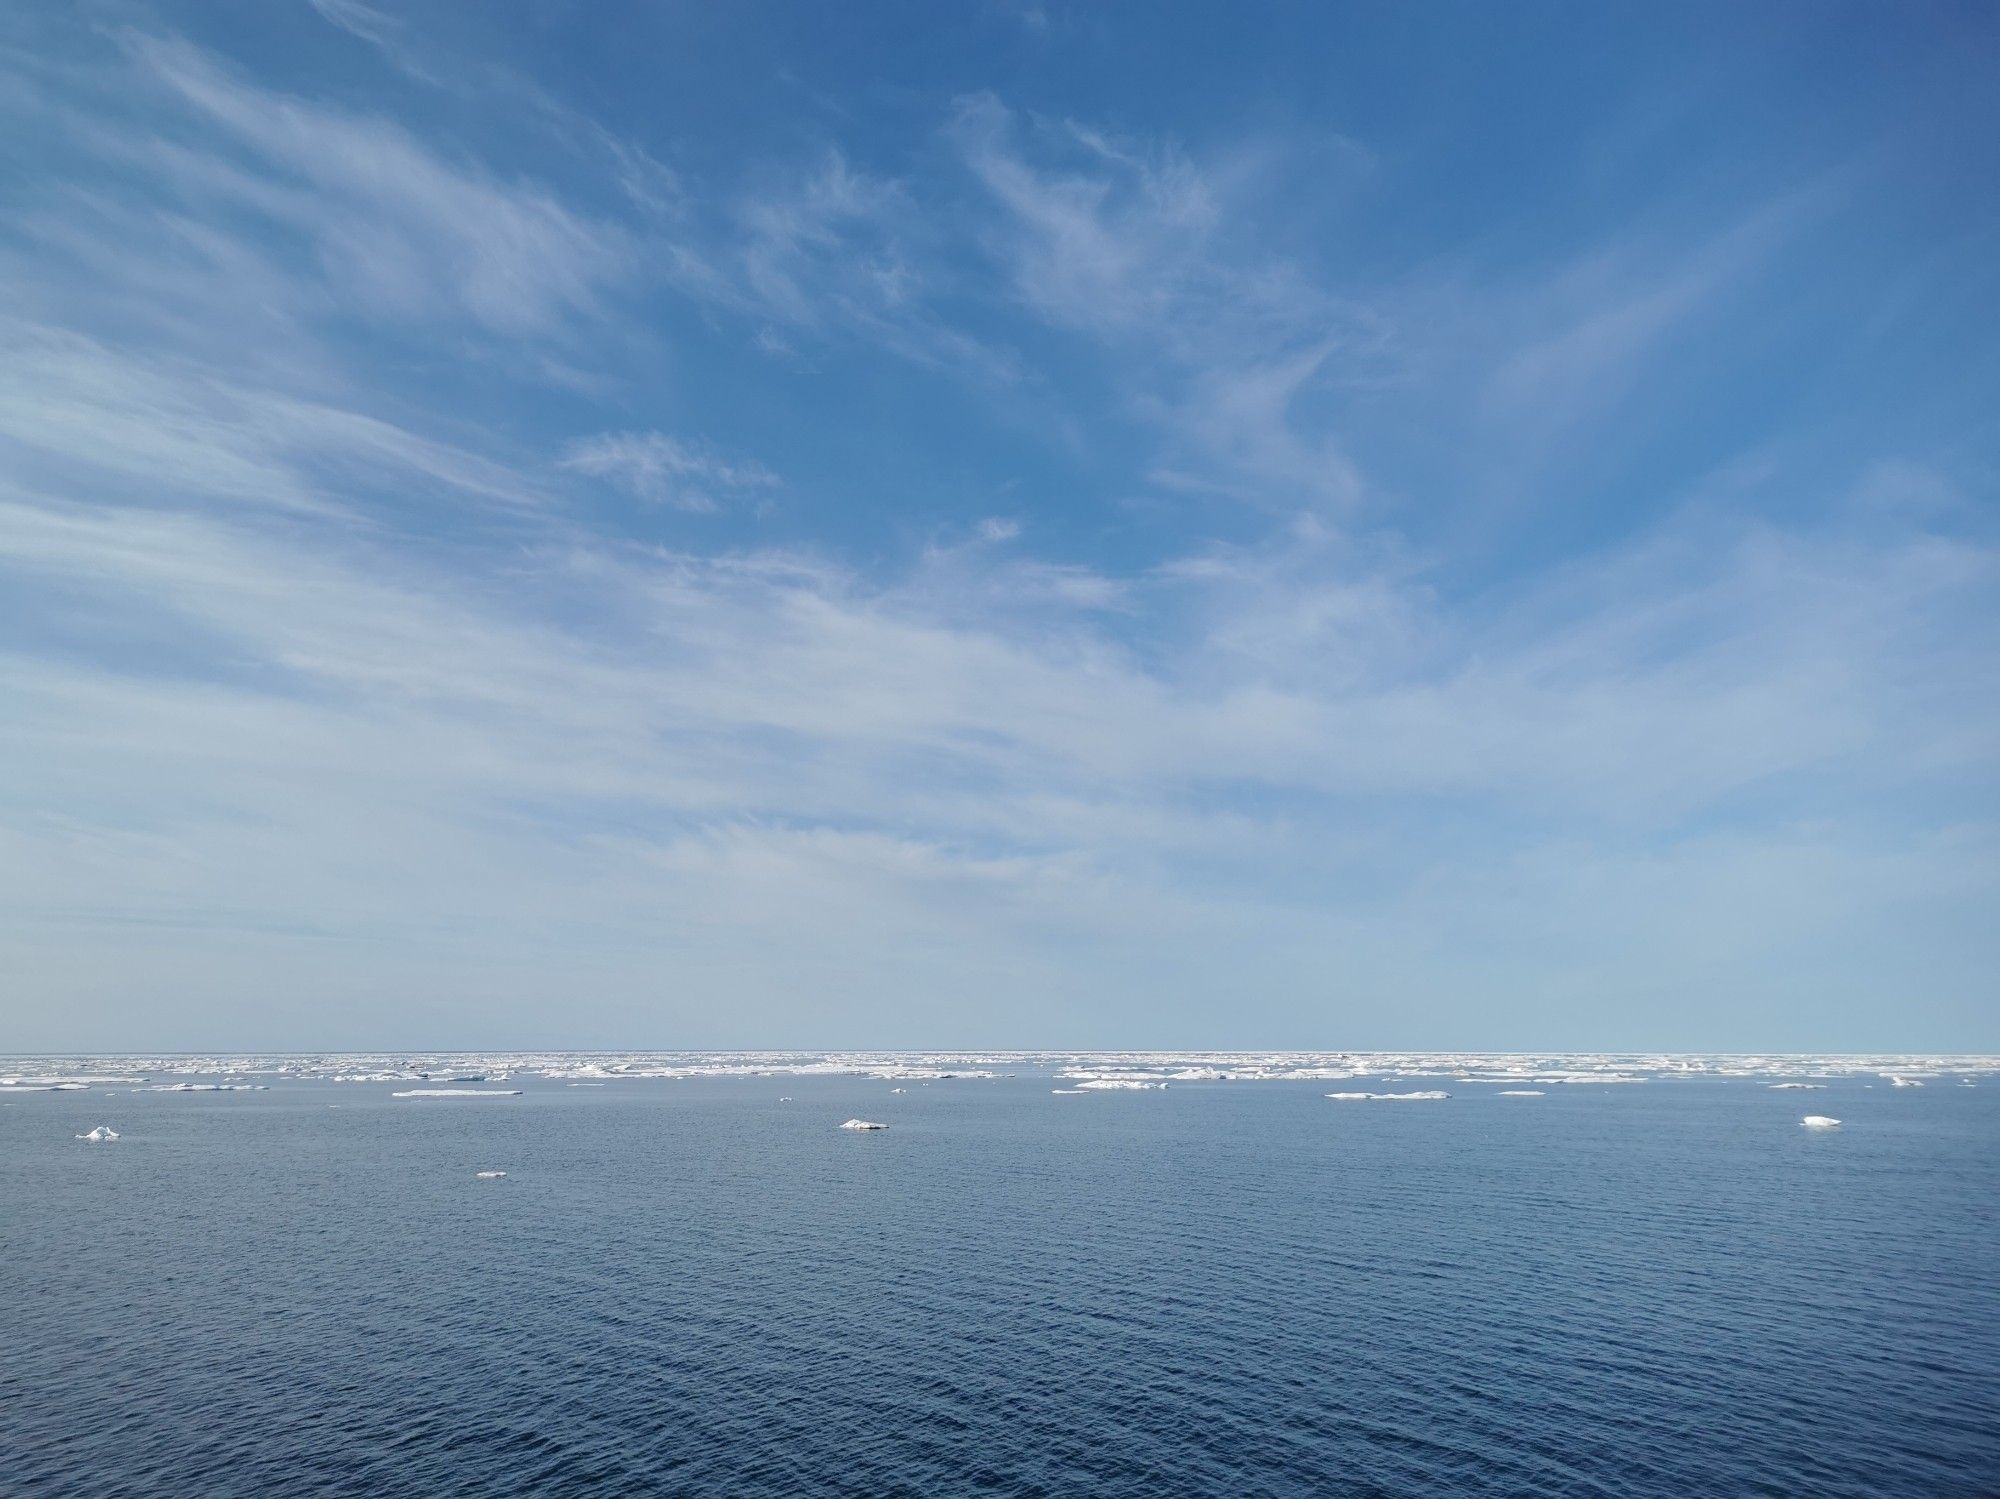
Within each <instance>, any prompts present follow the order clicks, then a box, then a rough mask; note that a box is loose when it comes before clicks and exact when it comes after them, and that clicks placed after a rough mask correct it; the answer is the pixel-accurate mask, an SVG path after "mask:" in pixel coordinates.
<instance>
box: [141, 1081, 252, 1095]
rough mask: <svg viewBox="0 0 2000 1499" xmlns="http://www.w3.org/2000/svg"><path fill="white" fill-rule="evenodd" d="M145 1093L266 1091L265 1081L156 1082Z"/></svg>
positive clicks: (143, 1090) (142, 1090) (144, 1089)
mask: <svg viewBox="0 0 2000 1499" xmlns="http://www.w3.org/2000/svg"><path fill="white" fill-rule="evenodd" d="M137 1091H140V1092H144V1093H266V1092H269V1091H270V1090H269V1088H267V1087H266V1086H265V1085H264V1084H263V1083H154V1084H153V1085H152V1086H151V1087H150V1088H143V1089H139V1090H137Z"/></svg>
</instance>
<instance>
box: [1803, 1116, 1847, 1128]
mask: <svg viewBox="0 0 2000 1499" xmlns="http://www.w3.org/2000/svg"><path fill="white" fill-rule="evenodd" d="M1799 1123H1800V1124H1802V1125H1804V1126H1805V1127H1806V1128H1807V1129H1839V1128H1840V1121H1839V1120H1838V1119H1829V1118H1827V1117H1826V1115H1824V1114H1808V1115H1806V1117H1805V1118H1803V1119H1801V1120H1800V1121H1799Z"/></svg>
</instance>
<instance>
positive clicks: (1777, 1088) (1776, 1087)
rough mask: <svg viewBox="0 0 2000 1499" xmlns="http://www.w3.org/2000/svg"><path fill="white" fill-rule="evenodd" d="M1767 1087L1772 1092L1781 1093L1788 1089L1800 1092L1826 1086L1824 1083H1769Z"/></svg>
mask: <svg viewBox="0 0 2000 1499" xmlns="http://www.w3.org/2000/svg"><path fill="white" fill-rule="evenodd" d="M1767 1086H1769V1087H1770V1088H1771V1089H1772V1091H1773V1092H1777V1093H1783V1092H1786V1091H1787V1090H1789V1089H1794V1088H1796V1089H1800V1090H1803V1089H1807V1088H1824V1087H1825V1086H1826V1084H1825V1083H1770V1084H1768V1085H1767Z"/></svg>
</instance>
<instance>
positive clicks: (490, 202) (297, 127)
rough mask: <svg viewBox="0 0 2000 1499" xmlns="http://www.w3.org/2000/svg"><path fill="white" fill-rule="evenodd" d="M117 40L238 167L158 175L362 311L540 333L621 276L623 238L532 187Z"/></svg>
mask: <svg viewBox="0 0 2000 1499" xmlns="http://www.w3.org/2000/svg"><path fill="white" fill-rule="evenodd" d="M125 41H126V45H127V46H128V48H129V49H130V50H131V53H132V55H133V56H134V57H135V58H136V59H138V60H139V62H141V63H142V64H143V65H144V66H145V68H146V69H147V71H148V72H149V73H150V74H151V75H152V76H153V77H154V78H156V79H157V80H159V82H160V83H162V84H164V85H165V86H166V87H167V88H169V89H170V90H172V92H173V93H174V94H175V95H177V96H178V97H179V98H180V99H182V100H183V101H184V102H185V103H186V104H188V105H190V106H192V108H193V109H194V110H195V111H196V112H197V113H198V115H199V116H200V117H202V118H204V119H206V120H207V121H208V122H209V123H211V124H212V125H213V126H215V127H216V128H217V129H219V130H221V131H222V132H224V133H225V135H226V136H228V137H229V138H230V139H231V140H232V141H233V142H234V144H235V146H236V147H237V149H238V151H239V152H240V155H241V159H242V161H243V162H244V163H245V165H244V166H243V167H242V168H234V167H232V166H230V165H229V164H227V163H225V162H223V161H220V160H217V159H214V158H208V157H201V156H196V155H193V154H190V153H188V152H185V151H177V150H172V149H160V150H159V151H158V152H157V162H158V165H159V168H160V169H161V170H163V171H166V172H169V173H174V174H177V175H179V176H181V177H182V178H183V179H184V180H185V181H186V183H187V185H188V186H189V187H190V188H191V189H194V190H197V191H201V192H204V193H207V194H213V195H218V196H221V197H223V198H225V199H228V200H233V201H235V202H236V203H238V204H239V205H241V206H243V207H246V208H248V209H251V210H252V211H254V212H257V213H259V214H262V215H264V216H266V217H268V218H271V219H273V220H276V221H278V222H280V223H283V224H285V225H287V226H288V227H290V228H291V229H293V230H295V231H297V232H298V233H300V234H302V235H304V236H305V237H306V238H307V240H308V241H309V243H310V244H311V245H312V246H313V249H314V252H315V254H316V256H317V258H318V261H319V264H320V267H321V269H322V270H323V272H324V273H325V275H326V276H327V277H328V278H329V280H330V281H331V282H332V283H333V285H334V286H335V288H336V289H337V290H338V291H339V292H340V294H341V295H342V296H343V297H344V298H345V299H346V300H347V305H348V309H349V310H350V311H351V312H354V313H355V314H357V315H360V316H364V317H368V318H372V319H375V320H379V321H390V320H408V319H412V318H414V319H419V320H424V321H435V320H438V319H440V318H441V317H444V316H446V315H453V316H469V317H471V318H472V319H474V320H475V321H476V322H478V323H480V324H483V325H484V326H486V327H487V328H489V329H491V330H493V331H495V332H498V333H503V334H510V335H521V334H541V333H550V332H555V331H559V330H560V329H561V328H562V327H563V326H564V325H565V323H566V322H567V321H569V320H570V319H573V318H575V317H578V316H591V315H594V314H595V313H597V312H598V311H599V310H600V307H601V298H602V295H603V293H604V291H605V290H606V289H607V288H608V287H609V286H611V285H613V284H615V283H617V282H619V281H621V280H623V279H625V278H626V277H627V276H628V275H629V274H630V272H631V269H632V266H633V259H632V251H631V245H630V242H629V237H628V235H627V234H626V233H625V232H624V231H622V230H620V229H619V228H617V227H615V226H612V225H610V224H607V223H604V222H601V221H593V220H590V219H586V218H584V217H581V216H579V215H578V214H576V213H575V212H573V211H572V210H570V209H569V208H567V207H565V206H564V205H562V204H561V203H559V202H558V201H557V200H556V199H555V197H554V196H552V195H551V194H550V193H548V192H547V191H545V190H543V189H541V188H539V187H536V186H534V185H532V184H529V183H525V182H518V181H516V182H503V181H501V180H500V179H498V178H497V177H495V176H494V175H492V174H491V173H489V172H487V171H485V170H484V169H482V168H481V167H480V166H478V165H477V164H476V163H474V162H472V161H469V160H461V161H452V160H448V159H447V158H446V157H445V156H444V155H443V154H441V153H440V152H439V151H437V150H435V149H433V148H431V147H430V146H428V145H426V144H425V143H423V142H421V141H419V140H418V139H416V138H415V137H414V136H412V135H410V134H409V133H408V132H406V131H405V130H403V129H402V128H401V127H399V126H398V125H396V124H394V123H392V122H390V121H388V120H385V119H381V118H376V117H371V116H367V115H362V114H356V113H350V112H348V111H345V110H342V109H338V108H335V107H333V106H330V105H324V104H319V103H315V102H312V101H308V100H305V99H301V98H297V97H294V96H291V95H288V94H283V93H279V92H275V91H273V90H269V89H264V88H260V87H258V86H256V85H255V84H252V83H249V82H247V81H245V80H243V79H241V78H238V77H235V76H233V75H231V74H230V73H228V72H227V71H225V70H224V69H223V68H222V67H221V66H219V65H218V64H217V63H216V62H215V61H214V60H213V59H211V58H210V57H209V56H208V55H207V54H205V53H203V52H201V51H199V50H197V49H196V48H194V47H191V46H189V45H188V44H186V43H184V42H181V41H178V40H174V39H167V38H159V37H150V36H145V35H140V34H137V33H128V34H127V35H126V37H125Z"/></svg>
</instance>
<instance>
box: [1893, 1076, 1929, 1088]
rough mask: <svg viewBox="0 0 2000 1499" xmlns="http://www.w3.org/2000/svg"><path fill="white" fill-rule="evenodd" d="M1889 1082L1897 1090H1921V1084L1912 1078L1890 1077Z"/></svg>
mask: <svg viewBox="0 0 2000 1499" xmlns="http://www.w3.org/2000/svg"><path fill="white" fill-rule="evenodd" d="M1889 1081H1890V1082H1891V1083H1892V1084H1894V1085H1895V1086H1896V1087H1898V1088H1921V1087H1922V1086H1923V1084H1922V1083H1921V1082H1919V1081H1917V1079H1915V1078H1913V1077H1891V1078H1890V1079H1889Z"/></svg>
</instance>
